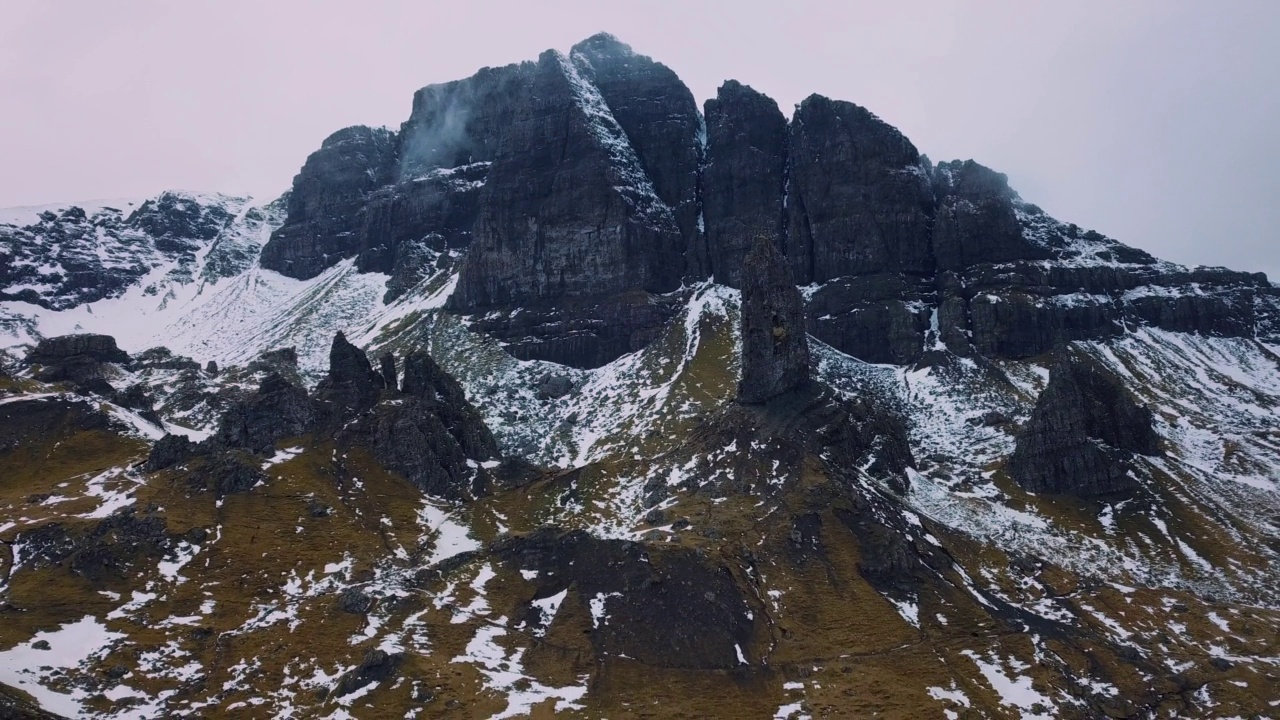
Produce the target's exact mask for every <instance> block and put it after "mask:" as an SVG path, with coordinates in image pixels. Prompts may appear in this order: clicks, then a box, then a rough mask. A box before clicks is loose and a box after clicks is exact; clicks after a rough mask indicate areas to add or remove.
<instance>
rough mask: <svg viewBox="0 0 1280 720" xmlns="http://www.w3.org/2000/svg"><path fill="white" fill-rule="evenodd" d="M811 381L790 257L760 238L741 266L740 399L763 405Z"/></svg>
mask: <svg viewBox="0 0 1280 720" xmlns="http://www.w3.org/2000/svg"><path fill="white" fill-rule="evenodd" d="M808 382H809V339H808V336H807V335H806V334H805V318H804V298H802V297H801V296H800V291H799V290H797V289H796V285H795V283H794V282H793V281H792V279H791V270H790V268H788V267H787V262H786V258H784V257H783V256H782V253H780V252H778V249H777V247H775V246H774V244H773V242H772V241H771V240H770V239H769V238H768V237H761V238H759V239H757V241H756V246H755V248H754V249H753V250H752V251H751V253H750V254H748V255H747V259H746V262H745V263H744V264H743V270H742V380H741V381H740V382H739V383H738V400H739V401H740V402H744V403H762V402H766V401H768V400H770V399H772V398H774V397H777V396H779V395H782V394H783V393H786V392H788V391H791V390H795V389H797V388H800V387H803V386H804V385H806V384H807V383H808Z"/></svg>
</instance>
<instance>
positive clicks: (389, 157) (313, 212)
mask: <svg viewBox="0 0 1280 720" xmlns="http://www.w3.org/2000/svg"><path fill="white" fill-rule="evenodd" d="M394 152H395V136H394V135H393V134H392V133H391V132H390V131H389V130H385V129H374V128H368V127H364V126H355V127H349V128H346V129H343V130H339V131H338V132H336V133H334V134H332V135H330V136H329V137H328V138H326V139H325V141H324V143H323V144H322V145H321V146H320V149H319V150H317V151H315V152H314V153H312V154H311V156H310V157H308V158H307V162H306V164H305V165H303V166H302V170H300V171H299V172H298V175H297V177H295V178H294V181H293V190H292V191H291V193H290V195H289V207H288V211H289V215H288V220H287V222H286V223H285V225H284V226H282V227H281V228H280V229H278V230H276V232H275V233H274V234H272V236H271V240H270V241H268V242H267V244H266V245H265V246H263V248H262V257H261V263H262V267H264V268H267V269H269V270H275V271H277V272H279V273H281V274H282V275H288V276H289V277H294V278H300V279H306V278H312V277H315V276H316V275H319V274H320V273H321V272H323V271H324V270H325V269H326V268H328V267H330V266H332V265H333V264H334V263H336V262H337V261H338V260H341V259H342V258H344V257H350V256H351V255H354V254H355V252H356V250H358V248H355V247H350V243H351V242H352V239H353V238H354V237H355V231H356V230H357V228H358V227H359V226H358V223H359V222H360V220H361V216H360V214H359V211H360V209H361V208H362V207H363V206H364V200H365V196H366V194H368V193H370V192H372V191H373V190H376V189H377V188H379V187H381V186H382V185H384V184H386V183H387V182H389V181H390V179H391V176H392V173H393V171H394V168H395V164H394V163H395V155H394Z"/></svg>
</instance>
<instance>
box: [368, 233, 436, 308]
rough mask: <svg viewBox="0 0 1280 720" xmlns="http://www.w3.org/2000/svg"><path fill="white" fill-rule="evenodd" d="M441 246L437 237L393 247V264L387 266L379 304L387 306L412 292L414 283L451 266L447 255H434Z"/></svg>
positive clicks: (433, 236)
mask: <svg viewBox="0 0 1280 720" xmlns="http://www.w3.org/2000/svg"><path fill="white" fill-rule="evenodd" d="M443 245H445V242H444V239H443V238H442V237H440V236H438V235H430V236H427V237H425V238H419V239H417V240H407V241H405V242H402V243H400V244H399V245H397V246H396V251H395V260H394V261H393V262H392V264H391V279H390V280H388V281H387V292H386V294H384V295H383V296H382V302H384V303H390V302H393V301H395V300H396V299H398V298H400V297H402V296H403V295H404V294H405V293H407V292H409V291H410V290H412V289H413V288H414V287H415V286H416V285H417V284H418V283H420V282H422V281H423V280H426V279H427V278H429V277H431V276H432V275H434V274H435V273H437V272H439V271H441V270H445V269H447V268H449V267H451V266H452V265H453V258H452V256H450V255H447V254H443V253H440V252H437V251H436V250H434V249H432V248H433V247H442V246H443Z"/></svg>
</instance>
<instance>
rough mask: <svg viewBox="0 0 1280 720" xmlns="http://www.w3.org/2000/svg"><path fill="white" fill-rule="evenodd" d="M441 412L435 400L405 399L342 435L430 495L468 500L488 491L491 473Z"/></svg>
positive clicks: (377, 411)
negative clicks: (476, 460)
mask: <svg viewBox="0 0 1280 720" xmlns="http://www.w3.org/2000/svg"><path fill="white" fill-rule="evenodd" d="M441 410H442V408H441V407H440V406H439V405H437V404H436V403H434V402H431V401H427V400H424V399H421V398H418V397H413V396H409V397H401V398H398V399H397V401H396V402H394V403H385V404H381V405H378V406H377V407H376V408H374V409H373V412H372V413H370V414H369V415H367V416H364V417H362V418H361V419H360V420H359V421H358V422H356V423H354V424H352V425H350V426H348V427H347V428H344V429H343V430H342V432H341V433H340V434H339V436H338V437H339V440H341V441H342V442H344V443H346V444H349V445H353V446H359V447H365V448H369V449H370V450H372V452H373V457H374V459H376V460H377V461H378V463H379V464H380V465H382V467H384V468H386V469H388V470H391V471H392V472H396V473H399V474H400V475H403V476H404V477H405V479H407V480H408V481H409V482H411V483H413V484H414V485H415V486H417V487H418V488H419V489H421V490H422V491H423V492H424V493H426V494H428V495H435V496H439V497H446V498H451V499H469V498H475V497H479V496H482V495H485V494H487V493H488V492H489V491H490V489H491V483H490V479H489V477H488V473H486V472H484V470H483V468H481V467H480V466H479V465H478V464H477V463H475V460H474V459H472V458H470V457H468V454H467V452H466V450H465V449H464V448H463V446H462V444H461V443H460V442H459V441H458V438H457V437H456V436H455V435H454V434H453V433H451V432H450V429H449V428H448V427H447V426H446V424H445V420H446V415H447V413H445V412H441ZM486 432H487V430H486ZM482 459H487V458H482Z"/></svg>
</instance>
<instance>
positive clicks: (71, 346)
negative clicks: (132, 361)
mask: <svg viewBox="0 0 1280 720" xmlns="http://www.w3.org/2000/svg"><path fill="white" fill-rule="evenodd" d="M128 362H129V354H128V353H126V352H125V351H123V350H121V349H120V348H119V347H117V346H116V339H115V338H113V337H111V336H110V335H93V334H81V335H60V336H58V337H52V338H45V339H43V340H41V341H40V342H39V343H38V344H37V345H36V347H35V348H34V349H32V350H31V352H30V353H28V354H27V357H26V364H28V365H38V366H39V367H40V369H39V371H38V372H36V374H35V377H36V379H37V380H41V381H43V382H70V383H74V384H75V385H77V386H78V387H79V388H81V389H83V390H84V391H88V392H97V393H100V394H108V395H109V394H111V393H112V392H113V391H112V388H111V386H110V384H108V383H107V382H106V380H105V378H104V375H105V374H106V372H107V367H106V364H107V363H128Z"/></svg>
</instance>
